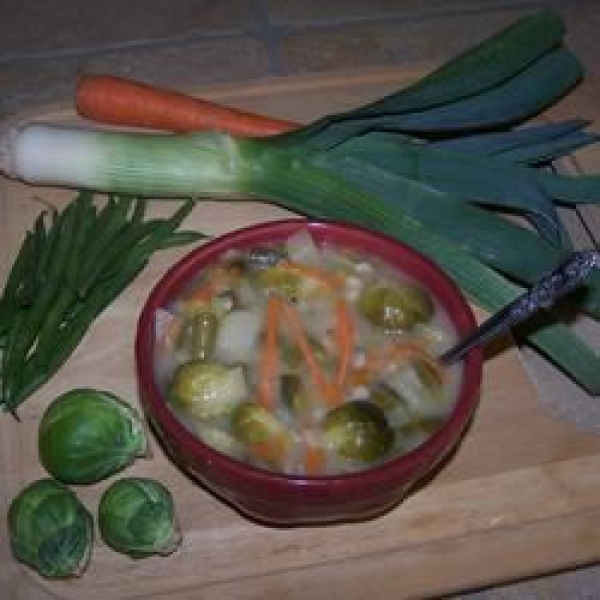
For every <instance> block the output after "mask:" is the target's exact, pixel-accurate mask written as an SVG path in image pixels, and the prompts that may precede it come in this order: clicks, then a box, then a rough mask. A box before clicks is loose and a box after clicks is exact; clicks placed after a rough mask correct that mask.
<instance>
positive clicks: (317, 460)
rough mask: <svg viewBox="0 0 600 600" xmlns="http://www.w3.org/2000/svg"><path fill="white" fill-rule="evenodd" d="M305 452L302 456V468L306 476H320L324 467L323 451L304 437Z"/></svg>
mask: <svg viewBox="0 0 600 600" xmlns="http://www.w3.org/2000/svg"><path fill="white" fill-rule="evenodd" d="M304 441H305V443H306V452H305V454H304V468H305V469H306V474H307V475H311V476H314V475H320V474H321V473H322V472H323V469H324V467H325V450H323V448H321V447H320V446H318V445H317V444H315V443H313V442H312V441H311V440H310V439H308V436H306V435H305V436H304Z"/></svg>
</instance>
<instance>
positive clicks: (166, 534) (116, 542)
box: [98, 477, 181, 559]
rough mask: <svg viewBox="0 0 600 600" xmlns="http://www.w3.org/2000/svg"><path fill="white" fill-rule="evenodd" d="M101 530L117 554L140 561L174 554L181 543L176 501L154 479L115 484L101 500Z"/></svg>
mask: <svg viewBox="0 0 600 600" xmlns="http://www.w3.org/2000/svg"><path fill="white" fill-rule="evenodd" d="M98 528H99V530H100V535H101V537H102V539H103V540H104V542H105V543H106V544H108V545H109V546H110V547H111V548H112V549H113V550H116V551H117V552H121V553H122V554H127V555H128V556H131V557H132V558H136V559H138V558H145V557H147V556H152V555H154V554H161V555H167V554H171V553H172V552H174V551H175V550H176V549H177V548H178V547H179V545H180V543H181V534H180V532H179V527H178V524H177V520H176V518H175V507H174V505H173V498H172V496H171V494H170V492H169V490H167V489H166V488H165V487H164V486H163V485H162V484H161V483H159V482H158V481H155V480H153V479H146V478H141V477H127V478H123V479H120V480H118V481H115V482H114V483H113V484H112V485H111V486H110V487H109V488H108V489H107V490H106V491H105V492H104V494H102V498H101V499H100V504H99V506H98Z"/></svg>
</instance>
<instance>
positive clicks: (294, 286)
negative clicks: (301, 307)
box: [257, 265, 304, 300]
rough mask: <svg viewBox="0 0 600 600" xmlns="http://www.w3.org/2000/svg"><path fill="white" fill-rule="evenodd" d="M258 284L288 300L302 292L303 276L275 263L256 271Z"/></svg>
mask: <svg viewBox="0 0 600 600" xmlns="http://www.w3.org/2000/svg"><path fill="white" fill-rule="evenodd" d="M257 277H258V282H259V285H260V286H261V287H263V288H265V289H266V290H272V291H274V292H276V293H277V294H279V295H280V296H282V297H283V298H287V299H288V300H294V299H296V298H298V297H299V296H300V294H301V293H302V289H303V285H304V278H303V277H302V276H301V275H299V274H298V273H295V272H293V271H290V270H288V269H282V268H281V267H280V266H278V265H275V266H274V267H269V268H266V269H262V270H261V271H259V272H258V273H257Z"/></svg>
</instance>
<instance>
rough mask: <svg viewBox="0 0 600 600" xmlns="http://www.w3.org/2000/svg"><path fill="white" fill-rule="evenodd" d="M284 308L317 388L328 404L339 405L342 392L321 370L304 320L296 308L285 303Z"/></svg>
mask: <svg viewBox="0 0 600 600" xmlns="http://www.w3.org/2000/svg"><path fill="white" fill-rule="evenodd" d="M282 308H283V312H284V314H285V317H286V320H287V322H288V325H289V327H290V331H291V333H292V335H293V336H294V339H295V340H296V344H297V345H298V347H299V348H300V350H301V352H302V355H303V357H304V360H305V362H306V365H307V367H308V370H309V372H310V376H311V378H312V380H313V382H314V384H315V386H316V387H317V389H318V390H319V391H320V392H321V394H323V397H324V399H325V400H326V401H327V403H328V404H332V405H335V404H339V402H340V400H341V390H339V388H338V387H337V386H336V385H335V384H332V383H330V382H328V381H327V378H326V377H325V374H324V373H323V371H322V370H321V367H320V366H319V363H318V361H317V359H316V358H315V355H314V352H313V350H312V348H311V346H310V343H309V341H308V339H307V338H306V333H305V331H304V326H303V325H302V319H301V318H300V315H299V313H298V310H297V309H296V307H295V306H292V305H291V304H287V303H283V304H282Z"/></svg>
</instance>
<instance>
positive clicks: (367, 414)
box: [324, 400, 394, 462]
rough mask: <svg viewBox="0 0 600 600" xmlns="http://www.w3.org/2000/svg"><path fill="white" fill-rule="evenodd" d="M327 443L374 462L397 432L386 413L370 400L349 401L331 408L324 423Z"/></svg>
mask: <svg viewBox="0 0 600 600" xmlns="http://www.w3.org/2000/svg"><path fill="white" fill-rule="evenodd" d="M324 431H325V440H326V443H327V444H328V445H329V446H330V447H331V448H333V449H334V450H335V451H336V452H338V453H339V454H340V455H341V456H343V457H344V458H348V459H351V460H357V461H360V462H373V461H375V460H378V459H380V458H382V457H383V456H385V454H386V453H387V452H388V451H389V450H390V449H391V447H392V445H393V443H394V431H393V430H392V429H391V428H390V426H389V424H388V422H387V419H386V417H385V414H384V412H383V411H382V410H381V408H380V407H379V406H377V405H376V404H374V403H373V402H369V401H367V400H356V401H353V402H346V403H345V404H342V405H341V406H338V407H337V408H334V409H333V410H332V411H330V412H329V413H328V414H327V415H326V417H325V422H324Z"/></svg>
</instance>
